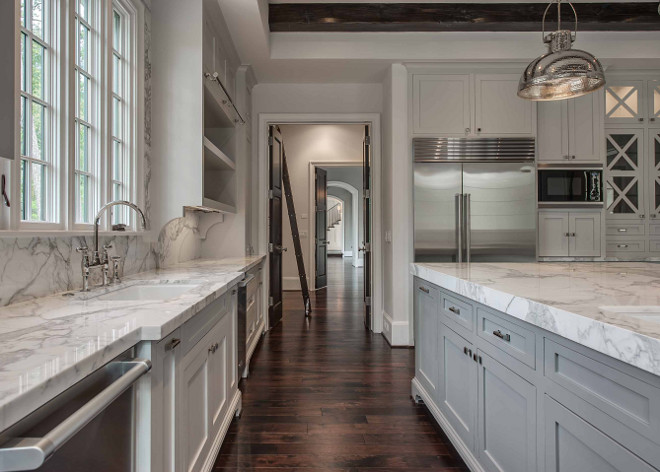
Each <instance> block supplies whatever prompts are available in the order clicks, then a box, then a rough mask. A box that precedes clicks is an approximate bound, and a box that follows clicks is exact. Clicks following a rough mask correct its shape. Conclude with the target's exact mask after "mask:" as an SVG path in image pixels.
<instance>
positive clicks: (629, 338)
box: [411, 262, 660, 375]
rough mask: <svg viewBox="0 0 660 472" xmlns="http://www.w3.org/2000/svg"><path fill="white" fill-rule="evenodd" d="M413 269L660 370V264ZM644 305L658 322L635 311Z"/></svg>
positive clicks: (445, 265) (446, 265)
mask: <svg viewBox="0 0 660 472" xmlns="http://www.w3.org/2000/svg"><path fill="white" fill-rule="evenodd" d="M411 273H412V274H413V275H416V276H417V277H420V278H422V279H423V280H426V281H428V282H430V283H433V284H435V285H438V286H439V287H442V288H444V289H447V290H449V291H451V292H454V293H457V294H459V295H462V296H464V297H466V298H469V299H471V300H474V301H476V302H479V303H481V304H483V305H486V306H489V307H491V308H493V309H495V310H498V311H501V312H504V313H507V314H509V315H511V316H514V317H516V318H518V319H521V320H523V321H526V322H528V323H530V324H533V325H535V326H538V327H540V328H543V329H545V330H548V331H550V332H552V333H555V334H557V335H559V336H563V337H564V338H567V339H570V340H571V341H574V342H576V343H579V344H581V345H583V346H586V347H588V348H591V349H594V350H595V351H598V352H601V353H603V354H606V355H608V356H611V357H613V358H615V359H618V360H620V361H623V362H625V363H627V364H630V365H633V366H635V367H638V368H640V369H643V370H645V371H647V372H651V373H652V374H655V375H660V265H659V264H655V263H646V262H591V263H587V262H578V263H565V262H556V263H472V264H453V263H442V264H440V263H438V264H412V265H411ZM612 307H618V308H616V310H613V309H612ZM644 310H648V311H658V315H659V316H658V317H656V318H655V319H656V320H658V321H654V319H653V317H650V318H643V317H642V318H640V317H639V316H637V315H639V312H640V311H644Z"/></svg>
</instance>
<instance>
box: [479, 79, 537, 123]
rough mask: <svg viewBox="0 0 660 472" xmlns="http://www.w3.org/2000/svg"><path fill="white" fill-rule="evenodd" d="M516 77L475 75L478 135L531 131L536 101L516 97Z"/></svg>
mask: <svg viewBox="0 0 660 472" xmlns="http://www.w3.org/2000/svg"><path fill="white" fill-rule="evenodd" d="M519 80H520V76H519V75H510V74H478V75H476V76H475V78H474V82H475V92H476V101H475V103H476V116H475V128H476V134H477V136H506V135H534V132H535V131H536V126H535V123H536V116H535V111H536V109H535V104H534V103H533V102H530V101H529V100H524V99H522V98H520V97H518V95H517V92H518V81H519Z"/></svg>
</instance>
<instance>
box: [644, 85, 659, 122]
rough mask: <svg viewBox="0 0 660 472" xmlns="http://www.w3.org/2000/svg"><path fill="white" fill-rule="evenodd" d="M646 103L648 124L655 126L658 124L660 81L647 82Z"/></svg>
mask: <svg viewBox="0 0 660 472" xmlns="http://www.w3.org/2000/svg"><path fill="white" fill-rule="evenodd" d="M646 103H647V107H648V116H649V122H650V123H651V125H652V126H656V123H658V122H660V80H649V83H648V94H647V100H646Z"/></svg>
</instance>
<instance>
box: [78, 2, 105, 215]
mask: <svg viewBox="0 0 660 472" xmlns="http://www.w3.org/2000/svg"><path fill="white" fill-rule="evenodd" d="M75 3H76V14H75V29H76V53H75V59H76V64H75V68H74V70H75V73H74V75H75V78H74V82H75V83H74V89H75V96H76V107H75V110H76V112H75V119H74V131H75V136H76V138H75V153H74V154H75V163H74V176H73V182H74V186H75V188H76V191H75V197H74V198H75V212H74V214H75V217H76V223H91V222H92V219H93V218H94V215H93V214H92V213H93V212H94V211H95V210H97V209H98V204H97V201H98V198H97V195H98V183H99V179H98V174H99V167H100V166H99V165H98V163H97V160H98V159H97V154H98V153H97V149H98V145H97V136H98V125H97V123H98V118H97V104H98V93H97V89H98V88H99V81H98V73H97V72H96V70H97V63H98V61H97V59H98V50H99V48H98V45H97V41H96V39H95V38H97V37H98V31H97V30H96V28H94V25H96V24H97V22H96V17H97V16H98V11H97V10H98V9H99V8H98V7H99V4H98V3H97V2H95V1H94V0H77V1H76V2H75Z"/></svg>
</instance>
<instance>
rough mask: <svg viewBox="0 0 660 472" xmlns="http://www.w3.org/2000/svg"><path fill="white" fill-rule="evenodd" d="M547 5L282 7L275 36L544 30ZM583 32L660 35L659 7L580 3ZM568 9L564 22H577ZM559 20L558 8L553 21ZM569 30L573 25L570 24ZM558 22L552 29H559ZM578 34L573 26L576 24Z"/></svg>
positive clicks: (274, 8)
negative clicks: (628, 32) (313, 33)
mask: <svg viewBox="0 0 660 472" xmlns="http://www.w3.org/2000/svg"><path fill="white" fill-rule="evenodd" d="M546 6H547V4H544V3H495V4H493V3H278V4H270V5H269V11H268V18H269V23H270V30H271V31H273V32H276V31H278V32H296V31H297V32H303V31H312V32H366V31H370V32H376V31H392V32H404V31H540V29H541V18H542V17H543V11H544V10H545V8H546ZM575 9H576V10H577V13H578V20H579V23H578V28H579V30H580V31H658V30H660V15H659V14H658V3H657V2H654V3H646V2H644V3H642V2H637V3H577V4H575ZM569 10H570V7H569V6H568V5H567V4H565V3H564V4H563V7H562V21H566V22H572V18H573V17H572V15H570V12H569ZM553 18H556V9H555V7H552V10H551V12H549V13H548V19H553ZM567 25H568V23H567ZM555 26H556V25H555V24H554V21H553V22H549V23H548V25H547V28H546V30H547V29H554V28H555ZM571 29H572V23H571Z"/></svg>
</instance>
